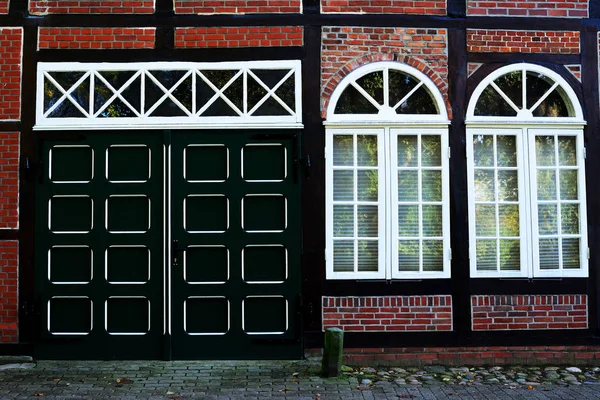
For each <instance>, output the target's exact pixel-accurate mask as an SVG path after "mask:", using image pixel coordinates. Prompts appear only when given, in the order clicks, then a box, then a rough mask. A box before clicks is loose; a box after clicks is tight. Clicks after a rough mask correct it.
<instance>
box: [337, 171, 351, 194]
mask: <svg viewBox="0 0 600 400" xmlns="http://www.w3.org/2000/svg"><path fill="white" fill-rule="evenodd" d="M333 200H334V201H352V200H354V172H353V171H333Z"/></svg>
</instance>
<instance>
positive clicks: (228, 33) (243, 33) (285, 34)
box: [175, 26, 304, 48]
mask: <svg viewBox="0 0 600 400" xmlns="http://www.w3.org/2000/svg"><path fill="white" fill-rule="evenodd" d="M303 38H304V28H303V27H301V26H262V27H258V26H255V27H247V26H243V27H240V26H237V27H226V26H224V27H212V28H177V29H176V30H175V47H183V48H195V47H204V48H206V47H229V48H231V47H285V46H302V45H303V44H304V39H303Z"/></svg>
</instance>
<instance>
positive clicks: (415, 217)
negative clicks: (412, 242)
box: [398, 205, 419, 237]
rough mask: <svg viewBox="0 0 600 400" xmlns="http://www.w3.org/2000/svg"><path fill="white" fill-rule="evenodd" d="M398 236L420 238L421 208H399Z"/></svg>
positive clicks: (401, 206) (402, 206)
mask: <svg viewBox="0 0 600 400" xmlns="http://www.w3.org/2000/svg"><path fill="white" fill-rule="evenodd" d="M398 236H400V237H418V236H419V206H404V205H400V206H398Z"/></svg>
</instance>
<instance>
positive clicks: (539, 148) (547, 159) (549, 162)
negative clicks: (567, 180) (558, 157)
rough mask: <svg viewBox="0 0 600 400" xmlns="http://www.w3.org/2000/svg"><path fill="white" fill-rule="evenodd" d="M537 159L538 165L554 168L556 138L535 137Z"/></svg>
mask: <svg viewBox="0 0 600 400" xmlns="http://www.w3.org/2000/svg"><path fill="white" fill-rule="evenodd" d="M535 159H536V165H537V166H540V167H543V166H554V165H556V161H555V159H554V136H536V137H535Z"/></svg>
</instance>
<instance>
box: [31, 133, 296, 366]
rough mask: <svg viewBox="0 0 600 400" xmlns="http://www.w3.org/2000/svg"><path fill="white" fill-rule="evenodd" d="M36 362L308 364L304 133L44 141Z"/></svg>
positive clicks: (53, 137)
mask: <svg viewBox="0 0 600 400" xmlns="http://www.w3.org/2000/svg"><path fill="white" fill-rule="evenodd" d="M38 153H39V159H40V163H39V171H38V176H37V184H36V215H35V221H36V233H35V240H36V243H35V255H34V257H35V304H36V306H37V307H36V308H37V310H38V317H37V321H38V326H37V328H36V332H37V335H36V343H35V353H36V357H38V358H66V359H83V358H89V359H108V358H116V359H164V358H167V359H170V358H172V359H248V358H255V359H258V358H271V359H276V358H300V357H301V356H302V345H301V340H300V337H301V332H300V322H299V315H300V307H301V298H300V289H301V280H300V277H301V273H300V265H301V264H300V257H301V244H300V216H299V210H300V185H299V177H298V170H297V153H298V148H297V137H296V135H295V133H293V132H272V131H227V130H224V131H220V132H198V131H196V132H190V131H179V132H172V133H171V132H162V131H160V132H159V131H155V132H152V131H150V132H93V133H88V132H85V133H81V134H79V133H78V134H69V133H65V134H47V133H42V134H40V139H39V145H38Z"/></svg>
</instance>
